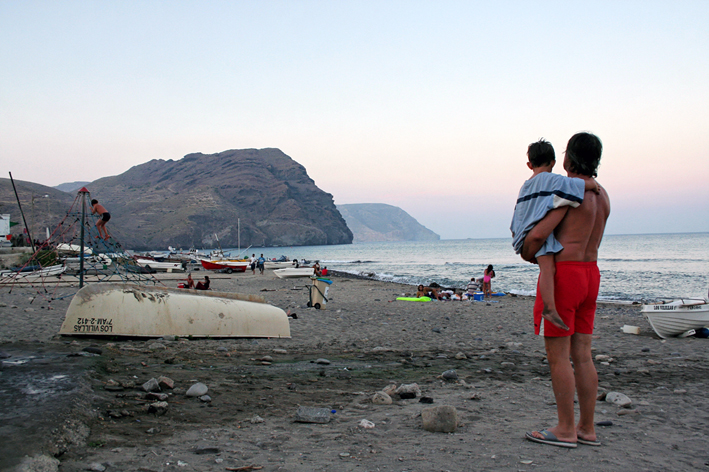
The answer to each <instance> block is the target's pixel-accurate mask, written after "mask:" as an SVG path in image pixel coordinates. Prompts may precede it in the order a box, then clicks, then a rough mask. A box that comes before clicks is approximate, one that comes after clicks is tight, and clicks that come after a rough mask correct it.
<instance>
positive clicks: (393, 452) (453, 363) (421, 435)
mask: <svg viewBox="0 0 709 472" xmlns="http://www.w3.org/2000/svg"><path fill="white" fill-rule="evenodd" d="M203 274H204V272H196V273H194V277H195V280H197V279H199V278H201V277H202V275H203ZM160 277H161V278H162V279H166V282H165V284H166V285H168V286H172V287H175V286H176V285H177V281H176V280H174V279H175V278H180V277H183V275H171V274H170V275H161V276H160ZM211 278H212V288H213V289H215V290H220V291H222V290H223V291H228V292H240V293H246V294H258V295H262V296H264V297H265V298H266V300H267V302H268V303H271V304H273V305H275V306H278V307H280V308H283V309H284V310H290V312H291V313H295V314H296V315H297V319H293V320H291V322H290V325H291V335H292V338H291V339H193V340H187V339H178V340H169V339H168V340H156V339H150V340H142V339H112V338H85V337H60V336H57V335H56V333H57V331H58V330H59V327H60V326H61V323H62V321H63V318H64V313H65V312H66V308H67V306H68V304H69V301H70V298H64V299H61V300H52V298H55V297H59V296H61V295H62V294H65V293H66V294H68V293H70V292H71V291H73V290H75V288H71V287H69V286H68V284H64V285H63V286H61V287H53V286H50V285H47V286H46V289H47V291H48V292H47V293H46V294H40V295H38V294H37V291H36V290H34V289H33V288H31V287H19V286H16V287H15V288H13V290H12V292H11V293H8V292H9V289H8V287H6V286H5V287H0V290H1V291H2V298H0V305H3V306H0V343H2V344H0V351H3V352H5V353H7V355H9V356H11V357H9V358H6V359H4V361H5V362H4V365H3V370H2V373H1V376H0V379H1V380H2V389H1V390H2V395H4V396H5V397H4V398H0V400H5V401H2V402H1V403H0V405H2V406H0V414H1V415H2V416H0V418H1V419H3V428H4V429H2V430H0V431H1V432H2V433H3V436H4V437H7V438H11V440H9V441H7V442H5V443H4V444H3V446H2V448H3V450H2V451H0V457H3V459H2V460H3V463H2V464H0V469H2V470H5V469H9V468H11V467H13V466H16V464H18V463H19V461H20V460H21V459H22V457H23V456H24V455H34V456H35V457H37V458H38V459H37V460H38V461H39V460H40V459H39V458H40V457H41V458H43V459H44V461H45V462H46V463H50V462H51V461H52V459H51V457H54V456H56V459H55V460H56V461H57V462H55V463H53V465H49V467H55V468H56V467H58V469H56V470H61V471H79V470H87V469H90V468H91V467H94V470H99V469H100V468H101V467H106V470H109V471H110V470H144V471H166V470H186V471H187V470H204V471H206V470H230V469H231V470H234V469H238V468H239V467H247V466H254V467H253V468H252V469H242V470H265V471H270V470H284V471H285V470H287V471H312V470H334V469H338V470H343V471H344V470H362V471H376V470H380V471H402V470H410V471H428V470H436V471H438V470H441V471H442V470H528V471H529V470H552V471H556V470H559V471H562V470H563V471H568V470H579V471H580V470H623V469H625V470H651V471H655V470H657V471H660V470H688V469H705V468H706V465H705V464H706V463H708V462H709V452H707V448H706V444H707V443H709V441H708V437H707V436H708V435H709V430H708V429H707V427H706V425H707V424H708V420H709V400H707V398H706V386H707V381H706V379H707V378H708V375H707V374H709V369H708V368H707V356H708V352H709V350H708V349H707V347H708V343H709V340H706V339H697V338H683V339H668V340H666V341H663V340H660V339H659V338H658V337H657V336H656V335H655V334H654V332H652V330H651V328H650V326H649V324H648V323H647V322H646V321H645V320H644V319H643V318H642V317H641V315H640V309H639V307H637V306H624V305H612V304H602V305H600V306H599V309H598V315H597V319H596V335H595V339H594V350H595V351H594V354H596V355H608V356H610V357H611V358H612V361H610V362H609V363H608V365H603V364H601V363H600V362H596V366H597V368H598V372H599V380H600V390H601V391H617V392H621V393H624V394H626V395H627V396H629V397H630V398H631V399H632V401H633V405H632V407H631V408H630V409H628V408H622V409H621V408H618V407H617V406H614V405H612V404H610V403H606V402H603V401H599V402H597V405H596V421H610V422H612V425H611V426H603V427H598V436H599V439H600V440H601V441H602V443H603V446H602V447H589V446H581V445H579V447H578V448H577V449H571V450H567V449H563V448H557V447H551V446H545V445H540V444H536V443H532V442H529V441H526V440H524V433H525V431H530V430H532V429H540V428H544V427H550V426H553V425H554V424H555V418H556V410H555V405H554V399H553V394H552V390H551V383H550V379H549V369H548V366H547V364H546V361H545V356H544V347H543V340H542V339H540V338H538V337H536V336H534V335H533V334H532V333H533V328H532V323H531V310H532V304H533V300H532V299H530V298H527V297H512V296H505V297H499V298H496V299H494V300H491V301H489V302H488V301H485V302H458V301H452V302H430V303H413V302H401V301H395V298H396V297H397V296H401V295H404V294H407V293H408V294H411V293H412V292H413V291H414V288H413V287H410V286H403V285H399V284H392V283H383V282H376V281H371V280H362V279H355V278H348V277H342V276H338V275H334V276H333V277H332V280H333V282H334V283H333V285H332V287H331V289H330V297H331V298H330V300H329V302H328V303H327V306H326V309H324V310H315V309H313V308H307V307H306V306H305V305H306V302H307V301H308V292H307V290H306V288H305V287H306V285H307V284H308V283H309V281H308V280H307V279H285V280H282V279H278V278H276V277H274V276H273V275H272V273H271V271H266V274H265V275H263V276H260V275H258V274H257V275H251V273H250V272H247V273H246V274H233V275H226V274H214V275H213V276H211ZM167 279H173V280H167ZM50 300H51V302H50ZM49 307H51V309H49ZM625 324H629V325H635V326H639V327H640V328H641V333H640V335H630V334H623V333H621V332H620V327H621V326H623V325H625ZM87 347H95V348H98V349H100V350H101V355H95V356H88V357H87V356H85V355H80V356H76V355H77V354H80V353H81V352H82V350H83V349H84V348H87ZM72 354H73V355H74V357H68V356H69V355H72ZM266 356H269V357H266ZM264 358H265V359H266V361H267V362H266V364H264V362H265V361H264V360H263V359H264ZM269 358H271V359H269ZM22 359H26V361H25V362H21V361H22ZM319 359H326V360H327V361H329V364H327V363H324V364H318V363H317V361H318V360H319ZM13 361H16V362H15V363H13ZM321 362H322V361H321ZM267 364H268V365H267ZM20 369H23V370H22V371H21V372H20ZM451 369H454V370H455V371H456V374H457V377H458V379H457V380H444V379H442V378H441V374H442V373H443V372H445V371H448V370H451ZM57 375H62V376H64V377H61V378H60V379H58V380H56V381H55V386H54V387H51V385H50V384H51V382H49V380H47V381H46V382H45V383H43V384H42V386H43V387H42V388H44V389H45V390H42V389H41V388H27V386H26V385H25V386H24V387H23V382H27V383H28V384H29V383H30V379H32V378H37V379H50V380H51V379H52V378H53V376H54V377H56V376H57ZM161 375H163V376H167V377H169V378H171V379H173V380H174V381H175V388H174V389H173V390H166V392H168V393H169V394H170V396H169V398H168V400H167V402H168V405H169V406H168V409H167V412H166V413H165V414H163V415H156V414H154V413H148V411H147V404H148V403H150V402H149V401H147V400H146V399H145V398H144V392H142V390H140V389H139V387H140V385H141V384H143V383H144V382H146V381H148V380H149V379H151V378H157V377H159V376H161ZM195 382H202V383H204V384H206V385H207V386H208V387H209V392H208V394H209V395H210V397H211V402H210V403H205V402H201V401H200V400H198V399H195V398H189V397H186V396H185V395H184V393H185V391H186V390H187V389H188V388H189V387H190V386H191V385H192V384H194V383H195ZM390 383H395V384H396V385H401V384H409V383H417V384H418V385H419V386H420V388H421V391H422V395H423V396H426V397H430V398H431V399H433V404H432V405H431V404H423V403H420V398H415V399H400V398H398V397H397V396H393V397H392V398H393V403H392V404H391V405H375V404H373V403H372V402H371V398H372V396H373V395H374V393H375V392H377V391H379V390H381V389H383V388H384V387H386V386H387V385H389V384H390ZM121 385H122V386H123V387H121ZM131 385H135V386H136V388H133V387H131ZM141 392H142V393H141ZM47 398H52V401H51V402H48V401H47V400H46V399H47ZM8 402H9V403H8ZM7 405H9V406H7ZM440 405H451V406H454V407H455V408H456V410H457V412H458V416H459V422H460V424H459V426H458V429H457V431H456V432H454V433H431V432H427V431H425V430H424V429H423V428H422V420H421V416H420V414H421V410H422V409H423V408H427V407H430V406H440ZM299 406H309V407H320V408H327V409H329V410H335V413H331V420H330V421H329V423H327V424H310V423H296V422H294V417H295V413H296V411H297V409H298V407H299ZM255 417H259V418H261V419H262V420H263V422H260V421H259V420H258V419H255V421H254V422H252V420H253V419H254V418H255ZM363 419H367V420H369V421H371V422H373V423H374V424H375V427H374V428H372V429H364V428H361V427H359V426H358V424H359V423H360V421H361V420H363ZM21 426H25V429H23V428H22V427H21ZM13 428H14V429H13ZM25 430H27V432H26V431H25ZM41 433H44V435H42V434H41ZM41 454H44V456H40V455H41ZM530 461H531V462H530ZM29 463H31V461H30V460H29V459H25V465H26V464H29ZM20 467H22V466H20ZM258 467H262V469H259V468H258ZM25 470H33V469H25ZM34 470H39V469H34ZM47 470H52V469H47Z"/></svg>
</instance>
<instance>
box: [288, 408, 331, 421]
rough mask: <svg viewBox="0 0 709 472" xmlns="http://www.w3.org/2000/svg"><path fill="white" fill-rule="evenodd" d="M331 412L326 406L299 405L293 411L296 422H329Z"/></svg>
mask: <svg viewBox="0 0 709 472" xmlns="http://www.w3.org/2000/svg"><path fill="white" fill-rule="evenodd" d="M331 414H332V413H330V410H329V409H327V408H314V407H308V406H301V407H298V410H297V411H296V412H295V421H296V422H297V423H329V422H330V415H331Z"/></svg>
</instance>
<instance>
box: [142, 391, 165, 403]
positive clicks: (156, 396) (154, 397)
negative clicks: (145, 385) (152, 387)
mask: <svg viewBox="0 0 709 472" xmlns="http://www.w3.org/2000/svg"><path fill="white" fill-rule="evenodd" d="M169 397H170V396H169V395H168V394H167V393H154V392H150V393H148V394H147V395H145V399H146V400H158V401H161V402H164V401H167V399H168V398H169Z"/></svg>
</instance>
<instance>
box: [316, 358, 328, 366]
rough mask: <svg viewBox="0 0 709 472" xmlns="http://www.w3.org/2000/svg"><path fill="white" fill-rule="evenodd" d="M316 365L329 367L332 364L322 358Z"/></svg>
mask: <svg viewBox="0 0 709 472" xmlns="http://www.w3.org/2000/svg"><path fill="white" fill-rule="evenodd" d="M315 363H316V364H321V365H329V364H330V363H331V362H330V361H329V360H327V359H322V358H320V359H318V360H316V361H315Z"/></svg>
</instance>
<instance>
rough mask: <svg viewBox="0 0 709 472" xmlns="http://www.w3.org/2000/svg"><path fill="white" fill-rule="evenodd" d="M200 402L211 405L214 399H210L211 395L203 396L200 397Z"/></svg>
mask: <svg viewBox="0 0 709 472" xmlns="http://www.w3.org/2000/svg"><path fill="white" fill-rule="evenodd" d="M199 400H200V401H202V402H204V403H211V402H212V397H210V396H209V395H202V396H201V397H199Z"/></svg>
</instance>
